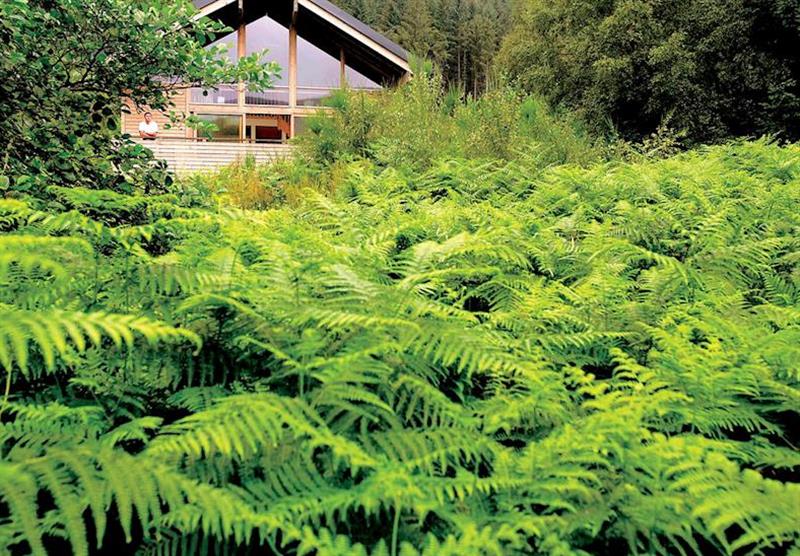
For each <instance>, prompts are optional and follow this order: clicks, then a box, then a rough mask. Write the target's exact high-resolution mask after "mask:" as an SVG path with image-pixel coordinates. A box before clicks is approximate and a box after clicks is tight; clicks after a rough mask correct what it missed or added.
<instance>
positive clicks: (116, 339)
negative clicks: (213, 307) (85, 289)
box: [0, 306, 200, 374]
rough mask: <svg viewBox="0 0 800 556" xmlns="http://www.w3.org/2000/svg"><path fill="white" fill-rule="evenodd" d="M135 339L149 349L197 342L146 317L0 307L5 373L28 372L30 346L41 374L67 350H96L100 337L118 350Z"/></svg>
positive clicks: (0, 361) (189, 334) (187, 333)
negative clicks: (37, 356)
mask: <svg viewBox="0 0 800 556" xmlns="http://www.w3.org/2000/svg"><path fill="white" fill-rule="evenodd" d="M137 336H139V337H142V338H144V339H145V340H146V341H147V342H148V343H150V344H152V345H154V344H156V343H158V342H165V341H167V342H188V343H192V344H195V345H198V344H199V341H200V340H199V338H198V337H197V335H196V334H194V333H192V332H190V331H188V330H183V329H180V328H175V327H173V326H169V325H166V324H164V323H161V322H158V321H156V320H152V319H149V318H147V317H141V316H132V315H115V314H109V313H79V312H66V311H55V310H51V311H26V310H21V309H16V308H13V307H8V306H0V364H2V365H3V367H5V369H6V371H7V372H11V371H12V370H13V368H14V366H15V365H16V366H17V367H19V368H20V370H21V371H22V372H23V373H25V374H27V373H29V372H30V369H29V366H28V361H29V358H30V350H31V344H33V345H35V346H36V348H37V350H38V352H39V353H40V354H41V356H42V359H43V363H44V370H46V371H52V370H53V369H54V368H55V361H56V357H57V356H63V355H65V354H67V353H68V352H69V351H70V350H76V351H78V352H82V351H84V350H85V349H86V347H87V345H89V344H92V345H95V346H99V345H100V343H101V341H102V338H103V337H106V338H109V339H110V340H111V341H112V342H113V344H114V345H115V346H117V347H119V348H123V347H124V348H127V349H131V348H132V347H133V345H134V341H135V338H136V337H137ZM37 372H38V371H37Z"/></svg>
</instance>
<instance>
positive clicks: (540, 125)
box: [298, 62, 604, 170]
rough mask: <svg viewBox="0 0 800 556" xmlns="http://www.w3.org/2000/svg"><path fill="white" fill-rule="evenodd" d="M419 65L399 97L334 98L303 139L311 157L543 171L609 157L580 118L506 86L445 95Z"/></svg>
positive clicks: (437, 79)
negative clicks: (525, 163)
mask: <svg viewBox="0 0 800 556" xmlns="http://www.w3.org/2000/svg"><path fill="white" fill-rule="evenodd" d="M417 65H418V67H417V68H416V71H415V77H414V79H412V80H411V82H409V83H408V84H406V85H403V86H401V87H399V88H398V89H396V90H392V91H384V92H382V93H380V94H375V93H369V94H367V93H358V92H352V91H339V92H337V93H336V94H335V95H334V96H333V98H332V99H331V100H330V101H329V105H330V107H331V108H332V109H333V110H332V112H326V113H320V114H318V115H316V116H314V117H313V118H312V119H311V123H310V125H309V128H310V132H309V133H308V134H307V135H305V136H303V137H301V138H300V139H299V140H298V141H299V144H300V145H301V147H302V152H303V153H304V154H305V156H306V158H307V159H309V160H310V161H312V162H313V163H316V164H323V165H325V164H329V163H331V162H333V161H336V160H343V159H344V160H348V159H352V158H363V157H366V158H371V159H373V160H375V161H377V162H378V163H380V164H382V165H385V166H391V167H395V168H412V169H414V170H421V169H427V168H429V167H430V166H431V165H432V164H433V163H434V162H435V161H436V160H439V159H443V158H451V157H461V158H464V157H466V158H472V159H492V160H494V159H503V160H512V159H522V158H527V159H536V160H538V162H539V164H540V165H541V166H542V167H546V166H548V165H552V164H563V163H576V164H586V163H589V162H594V161H597V160H598V159H600V158H601V157H602V156H603V154H604V149H603V148H602V145H600V144H598V143H597V142H596V141H594V140H593V139H592V138H590V137H589V136H588V135H587V134H586V133H585V131H584V130H583V129H582V126H581V124H580V122H579V121H578V120H577V119H576V118H574V117H571V116H569V115H568V114H557V113H554V111H553V110H551V109H550V108H549V107H548V106H547V104H546V103H545V102H543V101H542V100H540V99H538V98H535V97H524V96H522V95H520V94H518V93H516V92H515V91H513V90H511V89H510V88H506V87H503V88H499V89H496V90H494V91H492V92H489V93H486V94H485V95H483V96H481V97H480V98H474V97H472V96H471V95H465V94H464V93H463V91H461V90H460V89H458V88H455V87H451V88H449V89H447V90H446V89H445V87H444V86H443V81H442V77H441V74H440V73H439V72H438V71H435V70H433V69H432V66H431V64H429V63H428V64H426V63H424V62H419V63H418V64H417Z"/></svg>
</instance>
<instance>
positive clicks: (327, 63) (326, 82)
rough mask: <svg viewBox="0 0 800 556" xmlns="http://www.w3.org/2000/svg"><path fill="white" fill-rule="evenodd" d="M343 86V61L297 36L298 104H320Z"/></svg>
mask: <svg viewBox="0 0 800 556" xmlns="http://www.w3.org/2000/svg"><path fill="white" fill-rule="evenodd" d="M341 86H342V63H341V61H340V60H339V58H338V57H335V56H331V55H330V54H328V53H327V52H325V51H324V50H322V49H320V48H317V47H316V46H314V45H313V44H311V43H310V42H308V41H307V40H305V39H304V38H302V37H297V104H298V105H300V106H318V105H320V104H321V103H322V100H323V99H325V98H326V97H328V96H329V95H330V93H331V91H332V90H334V89H338V88H340V87H341Z"/></svg>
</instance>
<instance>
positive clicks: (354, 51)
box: [122, 0, 411, 171]
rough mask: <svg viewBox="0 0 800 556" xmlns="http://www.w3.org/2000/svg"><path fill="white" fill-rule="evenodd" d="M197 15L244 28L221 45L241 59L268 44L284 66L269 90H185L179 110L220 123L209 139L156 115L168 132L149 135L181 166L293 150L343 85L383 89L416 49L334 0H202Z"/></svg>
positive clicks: (128, 122)
mask: <svg viewBox="0 0 800 556" xmlns="http://www.w3.org/2000/svg"><path fill="white" fill-rule="evenodd" d="M194 3H195V6H196V7H197V8H198V10H199V13H198V17H206V16H207V17H211V18H213V19H216V20H219V21H221V22H223V23H224V24H225V25H227V26H228V27H230V28H232V29H235V30H234V32H232V33H230V34H229V35H227V36H224V37H219V38H218V40H217V42H216V43H214V44H219V43H224V44H227V45H228V54H229V56H230V57H231V59H232V60H235V59H237V58H238V57H241V56H246V55H248V54H251V53H253V52H260V51H263V50H267V51H268V54H267V56H266V60H267V61H275V62H277V63H278V65H280V67H281V68H282V72H281V75H280V77H279V78H276V80H275V86H274V87H273V88H271V89H269V90H267V91H264V92H254V91H249V90H247V88H246V87H245V86H244V85H242V84H235V83H232V84H228V85H222V86H219V87H217V88H215V89H211V90H203V89H199V88H192V89H186V90H182V91H180V92H179V93H177V94H176V96H175V97H174V99H173V102H174V104H175V109H176V110H177V111H182V112H184V113H185V114H187V115H189V114H191V115H195V116H197V117H198V118H200V119H201V120H206V121H210V122H213V123H214V124H216V127H217V131H216V132H215V133H214V134H213V137H212V138H211V140H210V141H209V140H208V138H206V137H198V136H197V132H196V131H195V130H192V129H189V128H187V127H183V126H175V127H172V128H170V129H168V128H166V126H165V124H167V123H168V121H169V118H168V117H167V116H166V115H164V114H158V113H154V114H153V119H154V120H155V121H156V122H158V123H159V127H160V132H159V139H158V140H156V141H148V142H147V146H148V147H149V148H151V149H152V150H153V151H154V153H155V154H156V156H158V157H159V158H164V159H166V160H167V162H168V164H169V165H170V167H171V168H172V169H173V170H175V171H187V170H199V169H203V168H211V167H218V166H221V165H224V164H227V163H230V162H233V161H234V160H236V159H237V158H241V157H242V156H245V155H249V156H254V157H255V158H256V159H257V160H259V161H265V160H270V159H274V158H276V157H280V156H285V155H286V154H288V152H289V149H290V147H289V145H288V144H287V141H288V140H289V139H290V138H292V137H294V136H296V135H299V134H302V133H303V132H304V131H305V130H306V128H307V118H308V116H309V115H311V114H312V113H314V112H315V111H317V110H319V109H321V108H320V107H321V105H322V103H323V101H324V99H325V98H326V97H328V96H329V95H330V94H331V93H332V92H333V91H334V90H336V89H340V88H343V87H348V88H351V89H359V90H377V89H381V88H383V87H387V86H392V85H394V84H396V83H398V82H400V81H402V80H404V79H406V78H407V77H408V76H409V75H410V72H411V70H410V67H409V63H408V53H407V52H406V51H405V50H403V49H402V48H401V47H400V46H398V45H397V44H395V43H393V42H392V41H390V40H389V39H387V38H386V37H384V36H382V35H380V34H379V33H377V32H376V31H374V30H373V29H371V28H370V27H368V26H367V25H365V24H364V23H362V22H361V21H359V20H357V19H355V18H354V17H352V16H351V15H349V14H348V13H346V12H345V11H343V10H342V9H340V8H338V7H337V6H335V5H333V4H331V3H330V2H328V1H327V0H269V1H265V0H194ZM141 121H142V114H141V113H140V112H137V111H135V110H133V111H132V113H130V114H123V116H122V127H123V130H124V132H126V133H129V134H131V136H133V137H138V126H139V123H140V122H141Z"/></svg>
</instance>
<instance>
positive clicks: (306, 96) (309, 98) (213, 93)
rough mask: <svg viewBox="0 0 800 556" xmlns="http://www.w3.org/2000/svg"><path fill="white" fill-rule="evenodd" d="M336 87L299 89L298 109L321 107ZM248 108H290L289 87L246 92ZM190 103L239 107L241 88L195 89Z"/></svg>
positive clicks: (302, 87) (191, 94)
mask: <svg viewBox="0 0 800 556" xmlns="http://www.w3.org/2000/svg"><path fill="white" fill-rule="evenodd" d="M335 90H336V89H335V88H334V87H306V86H298V87H297V106H298V107H320V106H322V105H323V102H324V100H325V99H327V98H329V97H330V96H331V93H333V91H335ZM243 101H244V106H246V107H264V106H276V107H289V106H290V94H289V87H285V86H277V87H273V88H271V89H268V90H266V91H259V92H256V91H248V90H245V92H244V99H243ZM189 102H190V103H191V104H193V105H199V106H238V105H239V87H238V86H237V85H220V86H218V87H215V88H213V89H202V88H200V87H194V88H192V89H191V90H190V92H189Z"/></svg>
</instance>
